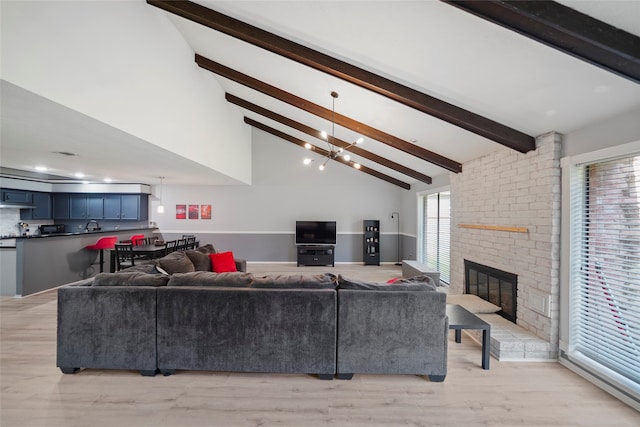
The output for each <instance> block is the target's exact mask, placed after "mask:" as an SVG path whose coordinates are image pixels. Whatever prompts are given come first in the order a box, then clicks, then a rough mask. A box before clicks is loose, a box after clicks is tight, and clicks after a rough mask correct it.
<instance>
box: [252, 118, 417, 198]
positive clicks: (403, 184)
mask: <svg viewBox="0 0 640 427" xmlns="http://www.w3.org/2000/svg"><path fill="white" fill-rule="evenodd" d="M244 122H245V123H247V124H248V125H250V126H253V127H255V128H257V129H260V130H263V131H265V132H267V133H270V134H272V135H275V136H277V137H278V138H282V139H284V140H286V141H289V142H292V143H294V144H296V145H299V146H300V147H302V148H304V146H305V144H306V142H305V141H303V140H301V139H298V138H296V137H294V136H291V135H289V134H286V133H284V132H281V131H279V130H277V129H274V128H272V127H270V126H267V125H265V124H263V123H260V122H258V121H255V120H253V119H250V118H249V117H245V118H244ZM313 148H314V149H313V151H314V152H316V153H318V154H320V155H321V156H323V157H327V156H328V155H329V154H330V153H329V151H327V150H323V149H322V148H319V147H315V146H314V147H313ZM333 160H335V161H336V162H338V163H342V164H343V165H346V166H349V167H351V168H353V169H355V170H357V171H360V172H364V173H366V174H369V175H371V176H375V177H376V178H379V179H381V180H383V181H386V182H388V183H390V184H393V185H397V186H398V187H402V188H404V189H405V190H410V189H411V185H410V184H407V183H406V182H403V181H400V180H399V179H396V178H394V177H392V176H389V175H385V174H383V173H382V172H378V171H377V170H375V169H371V168H368V167H366V166H364V165H360V169H356V168H355V167H354V166H353V165H354V162H352V161H347V160H345V159H343V158H342V157H336V158H334V159H333Z"/></svg>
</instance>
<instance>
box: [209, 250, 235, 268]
mask: <svg viewBox="0 0 640 427" xmlns="http://www.w3.org/2000/svg"><path fill="white" fill-rule="evenodd" d="M209 258H211V270H212V271H214V272H216V273H227V272H230V271H238V269H236V262H235V260H234V259H233V252H221V253H219V254H209Z"/></svg>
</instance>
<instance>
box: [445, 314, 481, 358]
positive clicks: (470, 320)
mask: <svg viewBox="0 0 640 427" xmlns="http://www.w3.org/2000/svg"><path fill="white" fill-rule="evenodd" d="M447 316H448V317H449V329H455V331H456V342H457V343H460V342H462V330H463V329H482V369H489V359H490V349H491V325H490V324H488V323H487V322H485V321H484V320H482V319H481V318H479V317H478V316H476V315H475V314H473V313H471V312H470V311H469V310H467V309H466V308H464V307H462V306H461V305H458V304H447Z"/></svg>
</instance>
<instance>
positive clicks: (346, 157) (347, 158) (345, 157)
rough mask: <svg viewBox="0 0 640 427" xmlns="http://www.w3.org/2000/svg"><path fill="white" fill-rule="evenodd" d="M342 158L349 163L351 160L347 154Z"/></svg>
mask: <svg viewBox="0 0 640 427" xmlns="http://www.w3.org/2000/svg"><path fill="white" fill-rule="evenodd" d="M342 158H343V159H345V160H346V161H347V162H348V161H349V160H351V156H350V155H348V154H345V155H344V156H342Z"/></svg>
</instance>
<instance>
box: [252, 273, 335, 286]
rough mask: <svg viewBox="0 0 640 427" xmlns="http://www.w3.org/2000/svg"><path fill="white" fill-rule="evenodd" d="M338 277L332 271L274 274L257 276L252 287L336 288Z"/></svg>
mask: <svg viewBox="0 0 640 427" xmlns="http://www.w3.org/2000/svg"><path fill="white" fill-rule="evenodd" d="M337 284H338V278H337V277H336V276H335V275H334V274H331V273H324V274H314V275H311V276H305V275H302V274H294V275H272V276H261V277H255V278H254V280H253V283H252V284H251V287H252V288H274V289H335V288H336V286H337Z"/></svg>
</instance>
